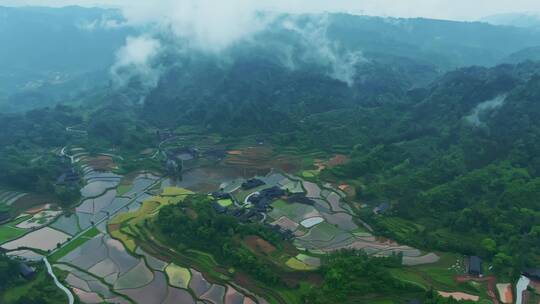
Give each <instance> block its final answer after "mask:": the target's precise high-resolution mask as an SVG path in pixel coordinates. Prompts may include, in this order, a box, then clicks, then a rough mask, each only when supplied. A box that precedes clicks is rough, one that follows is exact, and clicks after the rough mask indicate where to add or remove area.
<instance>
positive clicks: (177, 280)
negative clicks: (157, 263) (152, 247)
mask: <svg viewBox="0 0 540 304" xmlns="http://www.w3.org/2000/svg"><path fill="white" fill-rule="evenodd" d="M165 272H166V273H167V276H168V277H169V284H170V285H171V286H173V287H178V288H188V286H189V281H190V280H191V272H189V270H188V269H187V268H184V267H180V266H177V265H176V264H172V263H171V264H169V265H168V266H167V268H166V269H165Z"/></svg>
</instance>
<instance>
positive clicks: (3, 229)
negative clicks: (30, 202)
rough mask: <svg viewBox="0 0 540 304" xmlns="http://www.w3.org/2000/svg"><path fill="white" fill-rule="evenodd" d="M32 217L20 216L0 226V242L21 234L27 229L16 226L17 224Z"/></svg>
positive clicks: (15, 237)
mask: <svg viewBox="0 0 540 304" xmlns="http://www.w3.org/2000/svg"><path fill="white" fill-rule="evenodd" d="M30 218H32V216H31V215H26V216H22V217H20V218H18V219H16V220H14V221H12V222H9V223H7V224H4V225H2V226H0V244H2V243H6V242H8V241H11V240H14V239H17V238H19V237H21V236H23V235H24V234H25V233H26V232H27V231H28V230H26V229H21V228H17V227H15V226H17V225H18V224H20V223H22V222H24V221H26V220H28V219H30Z"/></svg>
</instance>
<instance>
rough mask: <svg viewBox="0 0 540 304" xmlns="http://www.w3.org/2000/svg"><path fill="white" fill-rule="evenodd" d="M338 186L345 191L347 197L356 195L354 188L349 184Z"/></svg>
mask: <svg viewBox="0 0 540 304" xmlns="http://www.w3.org/2000/svg"><path fill="white" fill-rule="evenodd" d="M338 188H339V190H341V191H343V192H345V194H347V196H349V197H353V196H356V189H355V188H354V187H353V186H351V185H348V184H341V185H339V186H338Z"/></svg>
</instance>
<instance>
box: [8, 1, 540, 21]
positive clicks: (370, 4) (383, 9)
mask: <svg viewBox="0 0 540 304" xmlns="http://www.w3.org/2000/svg"><path fill="white" fill-rule="evenodd" d="M168 1H170V0H0V5H10V6H14V5H17V6H20V5H41V6H66V5H83V6H116V7H125V6H126V5H129V6H133V5H138V4H142V5H145V4H148V2H151V3H152V5H153V6H159V5H160V3H161V2H168ZM177 1H179V2H181V1H183V0H177ZM207 2H211V1H207ZM215 2H216V3H220V4H221V5H223V4H224V3H229V2H230V3H231V4H230V5H231V6H232V7H234V6H236V5H238V4H237V3H240V5H239V8H240V9H241V8H243V7H245V5H246V4H247V5H251V6H256V7H257V8H260V9H275V10H278V11H287V12H295V13H302V12H322V11H332V12H335V11H340V12H349V13H354V14H367V15H379V16H395V17H426V18H437V19H450V20H478V19H480V18H482V17H485V16H489V15H494V14H504V13H517V12H533V13H538V12H540V1H539V0H244V1H242V0H215Z"/></svg>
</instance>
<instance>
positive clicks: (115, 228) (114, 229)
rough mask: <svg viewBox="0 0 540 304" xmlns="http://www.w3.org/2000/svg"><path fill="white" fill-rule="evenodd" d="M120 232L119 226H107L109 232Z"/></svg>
mask: <svg viewBox="0 0 540 304" xmlns="http://www.w3.org/2000/svg"><path fill="white" fill-rule="evenodd" d="M117 230H120V224H109V231H110V232H114V231H117Z"/></svg>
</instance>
